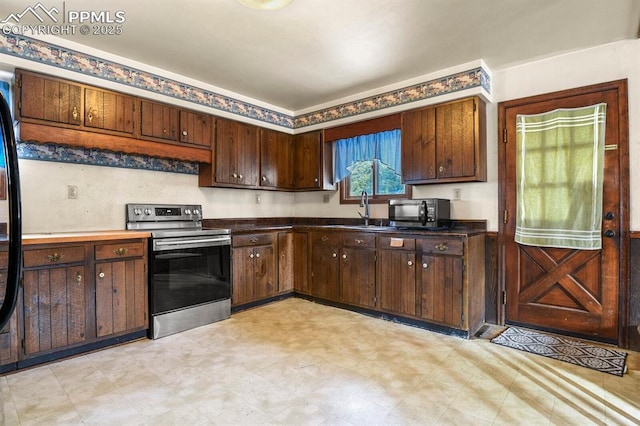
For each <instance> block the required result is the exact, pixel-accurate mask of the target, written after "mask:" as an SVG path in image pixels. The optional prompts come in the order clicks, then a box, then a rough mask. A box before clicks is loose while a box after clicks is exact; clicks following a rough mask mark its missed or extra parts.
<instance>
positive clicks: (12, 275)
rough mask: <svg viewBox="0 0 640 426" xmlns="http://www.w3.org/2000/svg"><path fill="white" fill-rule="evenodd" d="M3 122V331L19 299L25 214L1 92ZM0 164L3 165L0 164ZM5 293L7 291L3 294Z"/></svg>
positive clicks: (13, 140) (13, 142)
mask: <svg viewBox="0 0 640 426" xmlns="http://www.w3.org/2000/svg"><path fill="white" fill-rule="evenodd" d="M0 120H1V121H2V127H1V131H2V155H3V157H4V168H5V173H6V191H7V201H8V208H9V215H8V223H7V232H8V241H9V264H8V267H7V282H6V286H5V285H3V284H4V283H0V300H3V302H2V307H0V331H2V330H3V329H4V327H5V326H6V325H7V323H8V321H9V318H10V317H11V314H13V311H14V309H15V305H16V301H17V298H18V281H19V279H20V264H21V263H22V214H21V206H20V173H19V172H18V154H17V152H16V137H15V134H14V132H13V119H12V118H11V109H10V108H9V103H8V100H7V99H6V97H5V95H4V94H2V92H0ZM0 162H1V161H0ZM3 289H4V291H3Z"/></svg>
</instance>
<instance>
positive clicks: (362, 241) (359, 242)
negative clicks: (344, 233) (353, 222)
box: [356, 239, 364, 244]
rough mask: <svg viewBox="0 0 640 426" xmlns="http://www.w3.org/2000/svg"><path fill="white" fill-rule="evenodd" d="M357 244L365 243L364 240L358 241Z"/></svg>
mask: <svg viewBox="0 0 640 426" xmlns="http://www.w3.org/2000/svg"><path fill="white" fill-rule="evenodd" d="M356 243H358V244H362V243H364V240H361V239H356Z"/></svg>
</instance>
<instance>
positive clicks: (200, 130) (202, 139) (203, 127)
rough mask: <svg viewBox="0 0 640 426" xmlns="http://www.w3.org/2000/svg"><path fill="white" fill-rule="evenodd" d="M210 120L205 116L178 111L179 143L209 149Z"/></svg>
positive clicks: (209, 117) (208, 116)
mask: <svg viewBox="0 0 640 426" xmlns="http://www.w3.org/2000/svg"><path fill="white" fill-rule="evenodd" d="M212 121H213V120H212V118H211V116H210V115H207V114H200V113H197V112H194V111H187V110H183V109H181V110H180V139H179V140H180V142H181V143H185V144H190V145H195V146H200V147H205V148H211V135H212V131H211V129H212V125H211V123H212Z"/></svg>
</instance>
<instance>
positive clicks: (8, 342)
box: [0, 252, 18, 371]
mask: <svg viewBox="0 0 640 426" xmlns="http://www.w3.org/2000/svg"><path fill="white" fill-rule="evenodd" d="M0 264H2V265H3V266H5V267H6V264H7V252H0ZM6 285H7V271H6V270H5V269H0V295H4V294H5V292H6ZM3 301H4V299H3V298H2V297H0V304H1V303H2V302H3ZM17 318H18V307H17V306H16V310H15V311H14V312H13V315H11V318H10V319H9V323H8V324H7V325H6V326H5V328H4V329H2V330H0V366H2V365H5V364H10V363H14V362H17V361H18V334H17V331H18V320H17ZM0 371H1V369H0Z"/></svg>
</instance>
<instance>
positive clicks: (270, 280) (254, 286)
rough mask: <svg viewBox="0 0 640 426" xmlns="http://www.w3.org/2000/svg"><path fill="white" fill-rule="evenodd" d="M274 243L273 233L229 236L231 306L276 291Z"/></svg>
mask: <svg viewBox="0 0 640 426" xmlns="http://www.w3.org/2000/svg"><path fill="white" fill-rule="evenodd" d="M275 245H276V240H275V236H274V233H260V234H248V235H237V236H233V237H232V248H233V253H232V259H233V262H232V263H233V283H232V290H233V292H232V296H231V305H232V306H239V305H243V304H245V303H249V302H253V301H256V300H260V299H264V298H267V297H271V296H274V295H275V294H276V293H277V292H278V272H279V271H278V267H277V261H278V257H277V256H276V248H275Z"/></svg>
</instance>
